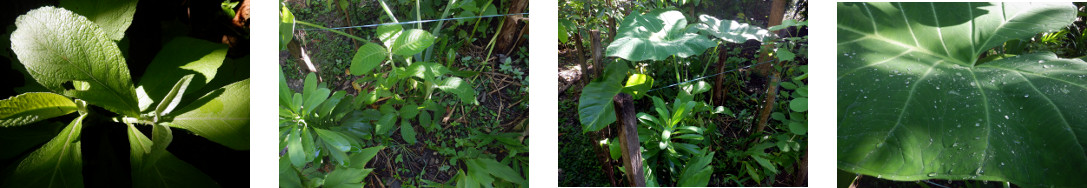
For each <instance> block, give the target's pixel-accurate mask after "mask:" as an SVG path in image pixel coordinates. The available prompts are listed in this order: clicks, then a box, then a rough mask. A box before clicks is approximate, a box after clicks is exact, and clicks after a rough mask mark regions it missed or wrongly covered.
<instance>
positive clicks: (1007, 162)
mask: <svg viewBox="0 0 1087 188" xmlns="http://www.w3.org/2000/svg"><path fill="white" fill-rule="evenodd" d="M838 10H839V16H838V18H839V20H838V23H839V24H838V30H839V31H840V32H839V36H838V54H839V55H838V60H839V61H838V64H839V66H838V69H839V70H838V85H839V86H840V87H838V88H839V90H838V99H839V100H838V112H839V113H838V114H839V115H838V141H839V142H838V165H839V166H838V168H840V169H842V170H845V171H848V172H850V173H858V174H864V175H870V176H876V177H880V178H884V179H890V180H903V181H906V180H910V181H912V180H924V179H949V180H966V179H971V180H987V181H1008V182H1011V183H1014V184H1017V185H1020V186H1028V187H1029V186H1038V187H1049V186H1057V187H1062V186H1076V185H1082V184H1084V183H1087V180H1084V179H1083V178H1080V177H1079V176H1077V175H1076V174H1077V173H1076V172H1081V171H1082V169H1087V154H1085V148H1087V144H1085V143H1084V142H1082V141H1077V140H1082V139H1077V138H1083V137H1085V136H1087V135H1085V134H1084V133H1083V132H1082V131H1081V132H1076V131H1075V130H1078V129H1083V125H1085V124H1087V123H1085V122H1087V121H1085V119H1083V118H1080V117H1082V115H1081V113H1080V112H1082V111H1084V110H1087V109H1085V108H1084V105H1082V104H1083V102H1082V100H1081V98H1082V97H1081V96H1082V95H1079V94H1080V93H1084V92H1087V88H1084V87H1083V85H1085V84H1087V79H1085V77H1084V75H1085V74H1087V71H1084V70H1087V63H1085V62H1084V61H1083V60H1080V59H1064V58H1059V57H1057V56H1055V55H1054V54H1053V53H1050V52H1042V53H1032V54H1024V55H1018V56H1014V57H1007V58H1001V59H996V60H992V61H987V62H983V61H979V55H980V54H981V53H982V52H985V51H987V50H988V49H990V48H992V47H994V46H998V45H1001V44H1004V43H1005V41H1009V40H1013V39H1020V40H1025V38H1027V37H1031V36H1034V35H1035V34H1037V33H1040V32H1045V31H1048V30H1056V29H1060V28H1061V27H1064V26H1066V25H1069V24H1071V23H1072V21H1073V19H1074V18H1075V14H1076V10H1075V7H1074V6H1072V5H1071V4H1069V3H1034V4H1019V3H939V4H933V3H893V4H892V3H839V4H838ZM869 10H873V11H869ZM874 10H880V11H879V12H878V13H876V11H874ZM934 12H935V14H934ZM964 12H965V13H972V15H968V16H963V14H962V13H964ZM1006 15H1014V16H1007V17H1006ZM907 21H908V22H907ZM877 44H878V46H881V47H879V48H875V47H874V46H875V45H877ZM886 44H893V45H886ZM903 156H907V157H903ZM1037 159H1060V160H1037ZM1038 174H1047V175H1045V176H1039V175H1038Z"/></svg>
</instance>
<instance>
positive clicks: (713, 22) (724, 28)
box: [695, 15, 772, 43]
mask: <svg viewBox="0 0 1087 188" xmlns="http://www.w3.org/2000/svg"><path fill="white" fill-rule="evenodd" d="M698 20H700V21H702V22H701V23H698V25H696V26H695V28H698V29H699V30H702V32H705V33H707V34H710V35H713V36H715V37H717V38H719V39H721V40H723V41H726V42H731V43H743V42H746V41H747V40H756V41H759V42H762V41H764V40H766V39H768V38H770V36H772V35H771V34H770V31H767V30H765V29H762V28H761V27H758V26H754V25H751V24H747V23H740V22H736V21H735V20H721V19H717V18H716V17H713V16H710V15H701V16H698Z"/></svg>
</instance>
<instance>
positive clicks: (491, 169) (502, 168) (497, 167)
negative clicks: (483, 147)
mask: <svg viewBox="0 0 1087 188" xmlns="http://www.w3.org/2000/svg"><path fill="white" fill-rule="evenodd" d="M469 162H471V163H476V164H477V165H479V166H481V167H485V169H486V171H487V173H490V174H491V175H493V176H494V177H497V178H499V179H502V180H506V181H509V182H512V183H514V184H521V183H522V182H524V181H525V179H524V178H521V175H520V174H521V173H517V171H514V170H513V169H512V168H510V167H509V166H507V165H504V164H502V163H498V161H495V160H494V159H488V158H478V159H473V160H469Z"/></svg>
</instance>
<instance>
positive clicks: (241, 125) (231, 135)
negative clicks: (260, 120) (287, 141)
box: [170, 79, 249, 150]
mask: <svg viewBox="0 0 1087 188" xmlns="http://www.w3.org/2000/svg"><path fill="white" fill-rule="evenodd" d="M174 112H175V113H174V114H180V115H177V116H176V117H174V118H173V121H172V124H171V125H170V126H172V127H176V128H182V129H186V130H189V131H192V132H193V133H195V134H196V135H200V136H202V137H204V138H207V139H208V140H211V141H213V142H215V143H219V144H222V145H224V146H227V147H230V148H231V149H236V150H248V149H249V79H246V80H242V81H239V82H235V83H233V84H230V85H227V86H223V87H222V88H219V89H217V90H215V91H212V92H211V93H208V94H207V95H204V96H203V97H201V98H200V99H197V100H196V101H193V102H192V103H191V104H189V105H188V106H186V107H185V108H182V109H179V110H176V111H174Z"/></svg>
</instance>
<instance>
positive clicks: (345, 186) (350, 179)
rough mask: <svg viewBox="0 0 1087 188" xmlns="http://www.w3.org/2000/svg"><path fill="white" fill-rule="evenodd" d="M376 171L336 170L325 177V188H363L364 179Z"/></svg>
mask: <svg viewBox="0 0 1087 188" xmlns="http://www.w3.org/2000/svg"><path fill="white" fill-rule="evenodd" d="M373 171H374V169H360V168H336V170H332V172H329V173H328V176H326V177H325V185H324V187H329V188H356V187H363V184H362V179H363V178H366V175H369V174H370V172H373Z"/></svg>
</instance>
